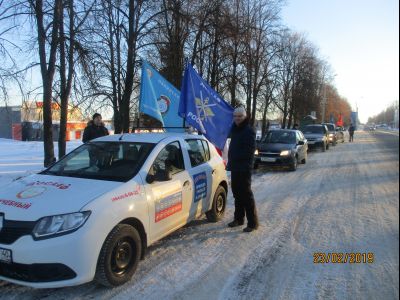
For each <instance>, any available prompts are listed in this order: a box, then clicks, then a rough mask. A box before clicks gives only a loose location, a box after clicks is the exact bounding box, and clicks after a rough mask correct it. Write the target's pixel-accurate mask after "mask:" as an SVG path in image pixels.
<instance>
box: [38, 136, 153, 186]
mask: <svg viewBox="0 0 400 300" xmlns="http://www.w3.org/2000/svg"><path fill="white" fill-rule="evenodd" d="M154 145H155V144H151V143H128V142H92V143H87V144H84V145H82V146H80V147H79V148H77V149H75V150H74V151H72V152H71V153H69V154H68V155H67V156H65V157H64V158H63V159H62V160H60V161H58V162H57V163H55V164H54V165H53V166H51V167H50V168H48V169H47V170H45V171H43V172H41V173H40V174H45V175H55V176H68V177H78V178H89V179H97V180H109V181H121V182H125V181H128V180H129V179H131V178H133V177H134V176H135V175H136V174H137V172H138V171H139V169H140V168H141V166H142V165H143V163H144V161H145V160H146V158H147V156H148V155H149V153H150V151H151V150H152V149H153V147H154Z"/></svg>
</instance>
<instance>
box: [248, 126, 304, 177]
mask: <svg viewBox="0 0 400 300" xmlns="http://www.w3.org/2000/svg"><path fill="white" fill-rule="evenodd" d="M307 150H308V145H307V140H306V139H305V138H304V136H303V134H302V133H301V131H299V130H290V129H279V130H271V131H269V132H268V133H267V134H266V135H265V137H264V138H263V139H262V140H261V142H260V143H258V145H257V150H256V153H255V162H254V168H258V166H259V165H260V164H263V165H269V166H286V167H289V168H290V170H292V171H295V170H296V169H297V164H298V162H301V163H303V164H305V163H306V161H307Z"/></svg>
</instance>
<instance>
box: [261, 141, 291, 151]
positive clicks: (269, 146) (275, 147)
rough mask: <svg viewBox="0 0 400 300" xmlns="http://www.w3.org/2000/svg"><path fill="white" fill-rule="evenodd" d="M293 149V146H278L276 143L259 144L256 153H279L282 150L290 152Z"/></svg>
mask: <svg viewBox="0 0 400 300" xmlns="http://www.w3.org/2000/svg"><path fill="white" fill-rule="evenodd" d="M293 148H294V145H293V144H278V143H260V144H259V145H258V151H261V152H276V153H278V152H281V151H283V150H291V149H293Z"/></svg>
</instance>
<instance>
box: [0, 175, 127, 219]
mask: <svg viewBox="0 0 400 300" xmlns="http://www.w3.org/2000/svg"><path fill="white" fill-rule="evenodd" d="M122 184H123V182H115V181H103V180H93V179H82V178H74V177H61V176H51V175H40V174H34V175H30V176H27V177H24V178H22V179H19V180H16V181H14V182H11V183H9V184H8V185H6V186H3V187H2V189H1V191H0V212H3V213H5V217H6V219H9V220H19V221H36V220H38V219H39V218H41V217H44V216H51V215H58V214H66V213H72V212H77V211H79V210H80V209H81V208H82V207H83V206H85V205H86V204H87V203H89V202H90V201H91V200H93V199H95V198H96V197H99V196H101V195H102V194H104V193H106V192H108V191H110V190H112V189H115V188H117V187H118V186H120V185H122Z"/></svg>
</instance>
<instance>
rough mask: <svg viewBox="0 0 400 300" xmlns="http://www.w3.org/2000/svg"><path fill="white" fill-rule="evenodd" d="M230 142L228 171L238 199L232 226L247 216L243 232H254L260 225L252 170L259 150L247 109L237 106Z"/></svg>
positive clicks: (234, 194) (230, 225) (241, 221)
mask: <svg viewBox="0 0 400 300" xmlns="http://www.w3.org/2000/svg"><path fill="white" fill-rule="evenodd" d="M233 121H234V123H233V125H232V129H231V141H230V144H229V150H228V164H227V170H228V171H231V187H232V193H233V197H234V198H235V213H234V220H233V221H232V222H230V223H229V224H228V226H229V227H237V226H241V225H243V224H244V217H245V216H246V217H247V227H246V228H244V229H243V231H244V232H252V231H253V230H256V229H257V228H258V225H259V223H258V217H257V210H256V204H255V200H254V195H253V192H252V190H251V171H252V169H253V164H254V152H255V149H256V134H255V132H254V130H253V128H251V127H250V126H249V122H248V119H247V118H246V110H245V109H244V108H243V107H238V108H236V109H235V110H234V112H233Z"/></svg>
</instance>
